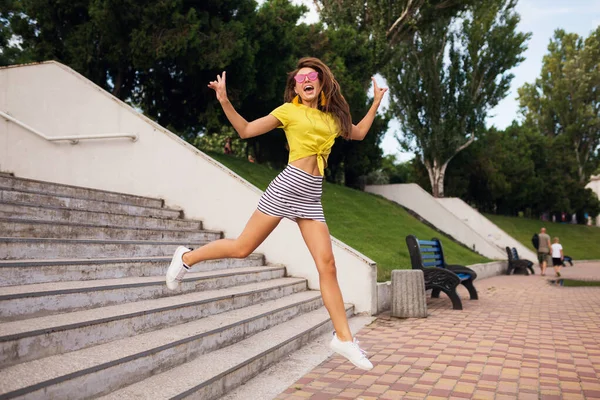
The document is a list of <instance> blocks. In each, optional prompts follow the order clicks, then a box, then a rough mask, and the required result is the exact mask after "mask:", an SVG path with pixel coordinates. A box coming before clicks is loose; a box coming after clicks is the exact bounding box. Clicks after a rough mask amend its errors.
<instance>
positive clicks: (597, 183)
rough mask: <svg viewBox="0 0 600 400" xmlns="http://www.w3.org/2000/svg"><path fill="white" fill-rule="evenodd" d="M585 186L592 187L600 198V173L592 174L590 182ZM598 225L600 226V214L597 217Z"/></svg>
mask: <svg viewBox="0 0 600 400" xmlns="http://www.w3.org/2000/svg"><path fill="white" fill-rule="evenodd" d="M585 187H586V188H589V189H592V190H593V191H594V193H596V196H598V198H600V175H595V176H592V177H591V178H590V182H589V183H588V184H587V185H585ZM596 226H600V215H599V216H597V217H596Z"/></svg>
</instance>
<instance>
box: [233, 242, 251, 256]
mask: <svg viewBox="0 0 600 400" xmlns="http://www.w3.org/2000/svg"><path fill="white" fill-rule="evenodd" d="M254 250H255V248H254V247H253V246H252V245H251V244H249V243H244V242H242V241H240V240H235V241H234V243H233V254H232V257H233V258H246V257H248V256H249V255H250V254H252V252H253V251H254Z"/></svg>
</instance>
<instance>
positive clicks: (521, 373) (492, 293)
mask: <svg viewBox="0 0 600 400" xmlns="http://www.w3.org/2000/svg"><path fill="white" fill-rule="evenodd" d="M547 272H549V273H548V274H547V276H545V277H542V276H540V275H539V271H538V270H536V275H532V276H528V277H527V276H497V277H493V278H489V279H485V280H481V281H479V282H477V281H476V287H477V289H478V292H479V297H480V300H477V301H470V300H468V293H467V291H466V290H464V289H462V288H461V290H460V291H459V294H460V296H461V298H462V299H463V307H464V310H462V311H455V310H452V309H451V305H450V300H449V299H448V298H447V297H445V296H444V294H443V293H442V294H441V298H440V299H429V300H428V311H429V317H428V318H424V319H404V320H401V319H397V318H390V317H389V316H385V315H384V316H382V317H380V318H378V319H377V320H376V321H375V322H373V323H372V324H371V325H369V326H367V327H365V328H364V329H362V330H361V331H360V332H358V334H357V337H358V339H359V340H360V342H361V346H362V347H363V348H364V349H366V350H367V351H368V353H369V358H370V359H371V361H372V362H373V364H374V365H375V368H374V369H373V370H371V371H368V372H366V371H362V370H359V369H356V368H354V367H353V365H352V364H350V363H349V362H346V361H345V359H343V358H341V357H340V356H337V355H336V356H333V357H330V358H329V359H328V360H326V361H325V362H323V363H322V364H321V365H319V366H318V367H317V368H315V369H313V370H312V371H311V372H310V373H308V374H307V375H305V376H304V377H303V378H302V379H299V380H298V381H297V382H296V383H294V384H293V385H292V386H290V387H289V388H288V389H287V390H285V391H284V392H283V393H281V394H280V395H279V396H278V397H277V399H286V400H292V399H307V398H310V399H312V400H321V399H363V400H374V399H423V398H427V399H447V398H450V399H452V398H455V399H461V398H473V399H497V400H500V399H517V398H518V399H600V287H576V288H570V287H558V286H556V285H551V284H549V280H552V279H555V278H554V277H553V275H554V272H553V271H552V270H549V271H547ZM563 277H564V278H573V277H576V278H587V279H597V280H600V263H595V264H591V263H588V264H579V265H576V266H575V267H567V268H563Z"/></svg>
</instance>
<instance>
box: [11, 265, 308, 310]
mask: <svg viewBox="0 0 600 400" xmlns="http://www.w3.org/2000/svg"><path fill="white" fill-rule="evenodd" d="M284 275H285V267H282V266H274V267H249V268H238V269H236V270H230V271H208V272H196V273H189V274H187V275H186V277H185V279H184V280H183V282H182V283H181V285H180V287H179V289H177V290H174V291H172V290H169V289H168V288H167V286H166V284H165V281H164V276H156V277H142V278H123V279H106V280H95V281H81V282H51V283H41V284H34V285H25V286H5V287H1V288H0V321H1V320H4V321H9V320H17V319H24V318H31V317H36V316H43V315H50V314H56V313H60V312H66V311H77V310H83V309H88V308H95V307H104V306H109V305H114V304H121V303H128V302H133V301H140V300H146V299H154V298H159V297H166V296H174V295H177V294H182V293H190V292H194V291H202V290H214V289H218V288H225V287H230V286H235V285H242V284H245V283H251V282H259V281H263V280H268V279H281V278H283V276H284ZM284 279H288V282H290V283H295V284H299V285H304V286H306V282H305V280H303V279H297V280H289V279H292V278H284Z"/></svg>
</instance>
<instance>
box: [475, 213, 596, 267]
mask: <svg viewBox="0 0 600 400" xmlns="http://www.w3.org/2000/svg"><path fill="white" fill-rule="evenodd" d="M485 216H486V217H487V218H488V219H489V220H491V221H492V222H493V223H495V224H496V225H498V226H499V227H500V228H501V229H502V230H504V231H505V232H506V233H508V234H509V235H511V236H512V237H514V238H515V239H517V240H518V241H519V242H521V243H523V244H524V245H525V246H527V247H528V248H530V249H531V250H533V251H535V249H534V247H533V245H532V244H531V237H532V236H533V234H534V233H536V232H537V233H539V231H540V228H541V227H546V232H547V233H548V234H549V235H550V238H554V237H555V236H558V238H559V239H560V243H561V244H562V246H563V249H564V253H565V255H568V256H570V257H573V260H598V259H600V228H598V227H595V226H585V225H571V224H558V223H552V222H544V221H539V220H535V219H528V218H516V217H504V216H499V215H491V214H485ZM532 261H534V260H532Z"/></svg>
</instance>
